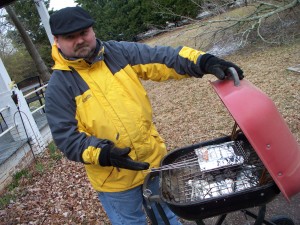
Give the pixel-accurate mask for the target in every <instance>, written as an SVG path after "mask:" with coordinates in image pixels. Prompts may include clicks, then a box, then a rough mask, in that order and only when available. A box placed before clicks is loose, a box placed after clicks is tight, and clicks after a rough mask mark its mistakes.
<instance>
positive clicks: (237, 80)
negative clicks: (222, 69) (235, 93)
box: [226, 67, 240, 87]
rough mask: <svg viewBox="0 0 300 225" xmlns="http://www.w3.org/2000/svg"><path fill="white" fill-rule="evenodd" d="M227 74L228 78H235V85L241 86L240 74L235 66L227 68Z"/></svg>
mask: <svg viewBox="0 0 300 225" xmlns="http://www.w3.org/2000/svg"><path fill="white" fill-rule="evenodd" d="M226 75H227V76H228V79H231V78H232V79H233V82H234V86H236V87H237V86H239V85H240V78H239V75H238V73H237V72H236V70H235V68H233V67H229V68H228V69H227V70H226Z"/></svg>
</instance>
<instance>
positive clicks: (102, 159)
mask: <svg viewBox="0 0 300 225" xmlns="http://www.w3.org/2000/svg"><path fill="white" fill-rule="evenodd" d="M130 151H131V149H130V148H129V147H127V148H117V147H115V146H114V145H113V144H111V145H106V146H105V147H104V148H102V149H101V152H100V156H99V163H100V165H101V166H114V167H118V168H124V169H129V170H146V169H148V168H149V166H150V164H149V163H147V162H138V161H134V160H132V159H131V158H130V157H129V156H128V154H129V152H130Z"/></svg>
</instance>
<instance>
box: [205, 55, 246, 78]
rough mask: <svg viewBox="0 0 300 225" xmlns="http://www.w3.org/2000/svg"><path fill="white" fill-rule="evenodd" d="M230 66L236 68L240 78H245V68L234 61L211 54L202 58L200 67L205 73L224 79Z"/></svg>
mask: <svg viewBox="0 0 300 225" xmlns="http://www.w3.org/2000/svg"><path fill="white" fill-rule="evenodd" d="M229 67H233V68H235V70H236V72H237V73H238V75H239V78H240V80H242V79H243V78H244V75H243V70H242V69H241V68H240V67H238V66H237V65H235V64H234V63H232V62H228V61H225V60H223V59H220V58H218V57H216V56H213V55H211V54H204V55H202V56H201V58H200V68H201V70H202V71H203V72H204V74H213V75H215V76H216V77H217V78H218V79H220V80H224V79H225V76H226V75H227V71H226V70H227V69H228V68H229Z"/></svg>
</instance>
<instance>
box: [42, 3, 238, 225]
mask: <svg viewBox="0 0 300 225" xmlns="http://www.w3.org/2000/svg"><path fill="white" fill-rule="evenodd" d="M93 24H94V20H93V19H92V18H91V17H90V15H89V14H88V13H87V12H86V11H85V10H83V9H82V8H80V7H68V8H64V9H61V10H59V11H57V12H56V13H54V14H53V15H51V17H50V27H51V31H52V34H53V35H54V40H55V43H54V45H53V47H52V57H53V59H54V61H55V65H54V67H53V70H54V71H53V74H52V76H51V79H50V82H49V84H48V88H47V93H46V113H47V119H48V123H49V126H50V129H51V132H52V135H53V138H54V141H55V143H56V144H57V146H58V148H59V149H60V150H61V151H62V152H63V153H64V154H65V155H66V156H67V157H68V158H69V159H70V160H73V161H76V162H81V163H83V164H84V166H85V169H86V172H87V176H88V178H89V180H90V182H91V184H92V186H93V188H94V189H95V190H96V191H97V192H98V193H99V199H100V201H101V203H102V205H103V207H104V209H105V211H106V213H107V215H108V217H109V219H110V220H111V222H112V224H114V225H115V224H128V225H133V224H136V225H141V224H146V216H145V213H144V211H143V204H144V201H143V197H142V188H141V187H142V184H143V182H144V178H145V176H146V175H147V173H146V172H145V170H147V169H148V168H155V167H158V166H159V164H160V161H161V159H162V157H163V156H164V155H165V154H166V146H165V144H164V141H163V139H162V138H161V137H160V135H159V134H158V132H157V130H156V128H155V126H154V124H153V123H152V109H151V106H150V102H149V99H148V97H147V93H146V91H145V89H144V88H143V86H142V84H141V82H140V80H139V79H145V80H147V79H151V80H154V81H163V80H167V79H182V78H188V77H199V78H200V77H202V76H203V75H204V74H214V75H216V76H217V77H218V78H219V79H224V77H225V72H226V70H227V69H228V67H234V68H235V69H236V70H237V72H238V74H239V77H240V79H242V78H243V71H242V70H241V69H240V68H239V67H238V66H236V65H235V64H233V63H231V62H226V61H224V60H221V59H219V58H217V57H215V56H213V55H210V54H205V53H204V52H201V51H197V50H195V49H191V48H188V47H179V48H176V49H173V48H171V47H161V46H158V47H154V48H152V47H149V46H147V45H144V44H139V43H129V42H115V41H108V42H101V41H100V40H99V39H96V37H95V33H94V30H93V28H92V26H93ZM150 186H151V188H152V189H153V192H155V191H156V192H157V189H158V181H157V179H155V180H154V181H152V183H151V184H150ZM154 189H156V190H154ZM83 191H84V190H83ZM163 207H164V210H165V212H166V215H167V217H168V219H169V221H170V224H172V225H173V224H180V223H179V222H178V221H177V219H176V217H175V215H174V214H173V213H172V212H171V211H170V210H169V209H168V208H167V206H165V205H163ZM155 213H157V212H156V211H155ZM156 217H157V219H158V222H159V224H163V222H162V219H161V218H160V216H159V215H158V214H156Z"/></svg>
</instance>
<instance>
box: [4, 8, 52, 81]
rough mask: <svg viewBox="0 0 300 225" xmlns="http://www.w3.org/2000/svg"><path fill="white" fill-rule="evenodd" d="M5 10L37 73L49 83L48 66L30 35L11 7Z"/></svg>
mask: <svg viewBox="0 0 300 225" xmlns="http://www.w3.org/2000/svg"><path fill="white" fill-rule="evenodd" d="M5 10H6V12H7V14H8V15H9V17H10V18H11V20H12V21H13V23H14V24H15V26H16V28H17V30H18V31H19V33H20V35H21V37H22V39H23V41H24V44H25V46H26V49H27V51H28V52H29V54H30V56H31V58H32V59H33V61H34V64H35V66H36V68H37V71H38V73H39V75H40V77H41V79H42V80H43V81H48V80H49V79H50V73H49V71H48V68H47V66H46V65H45V63H44V61H43V59H42V57H41V56H40V54H39V52H38V51H37V49H36V47H35V46H34V44H33V42H32V41H31V39H30V37H29V35H28V34H27V32H26V30H25V29H24V27H23V26H22V24H21V22H20V20H19V19H18V17H17V15H16V14H15V12H14V10H13V9H12V8H11V7H10V6H6V7H5Z"/></svg>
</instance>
